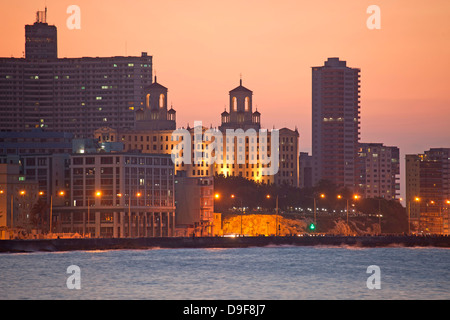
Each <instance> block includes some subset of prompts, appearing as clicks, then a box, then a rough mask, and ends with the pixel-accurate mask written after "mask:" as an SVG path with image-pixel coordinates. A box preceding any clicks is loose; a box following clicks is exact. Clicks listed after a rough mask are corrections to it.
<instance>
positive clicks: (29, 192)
mask: <svg viewBox="0 0 450 320" xmlns="http://www.w3.org/2000/svg"><path fill="white" fill-rule="evenodd" d="M38 190H39V189H38V185H37V183H36V181H29V180H27V179H26V178H25V177H24V176H23V175H22V174H20V166H19V165H18V164H0V239H12V238H15V237H17V236H18V235H19V233H20V231H19V230H23V231H25V232H29V231H31V229H33V224H32V216H31V210H32V208H33V205H34V204H35V203H36V201H37V199H38V196H39V191H38Z"/></svg>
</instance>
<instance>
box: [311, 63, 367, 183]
mask: <svg viewBox="0 0 450 320" xmlns="http://www.w3.org/2000/svg"><path fill="white" fill-rule="evenodd" d="M359 73H360V69H358V68H350V67H347V63H346V62H345V61H341V60H339V58H328V60H327V61H325V64H324V66H320V67H312V156H313V168H314V173H313V184H317V183H318V182H319V181H320V180H329V181H331V182H333V183H335V184H336V185H337V186H341V187H348V188H350V189H353V190H355V189H356V187H357V184H358V176H359V172H358V148H359V144H358V142H359V134H360V132H359V129H360V126H359V125H360V115H359V114H360V100H359V98H360V96H359V93H360V90H359V88H360V80H359V77H360V75H359Z"/></svg>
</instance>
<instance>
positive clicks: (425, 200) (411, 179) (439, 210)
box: [405, 148, 450, 235]
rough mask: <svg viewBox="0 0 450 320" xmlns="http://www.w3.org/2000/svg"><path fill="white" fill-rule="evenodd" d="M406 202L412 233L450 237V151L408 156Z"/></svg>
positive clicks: (442, 149) (444, 150)
mask: <svg viewBox="0 0 450 320" xmlns="http://www.w3.org/2000/svg"><path fill="white" fill-rule="evenodd" d="M405 178H406V203H407V209H408V212H409V214H410V218H411V226H412V231H413V232H415V233H423V234H443V235H449V234H450V227H449V220H450V148H431V149H430V150H428V151H425V152H424V153H423V154H411V155H406V173H405Z"/></svg>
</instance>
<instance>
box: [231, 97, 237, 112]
mask: <svg viewBox="0 0 450 320" xmlns="http://www.w3.org/2000/svg"><path fill="white" fill-rule="evenodd" d="M232 101H233V110H234V111H237V99H236V97H233V100H232Z"/></svg>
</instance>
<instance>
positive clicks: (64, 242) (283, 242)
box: [0, 236, 450, 253]
mask: <svg viewBox="0 0 450 320" xmlns="http://www.w3.org/2000/svg"><path fill="white" fill-rule="evenodd" d="M265 246H338V247H339V246H351V247H361V248H370V247H372V248H373V247H393V246H398V247H438V248H450V237H446V236H355V237H349V236H306V237H297V236H283V237H275V236H273V237H235V238H231V237H230V238H228V237H197V238H195V237H173V238H167V237H164V238H98V239H93V238H90V239H49V240H0V252H1V253H14V252H16V253H17V252H39V251H46V252H56V251H75V250H124V249H134V250H139V249H152V248H161V249H177V248H246V247H265Z"/></svg>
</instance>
